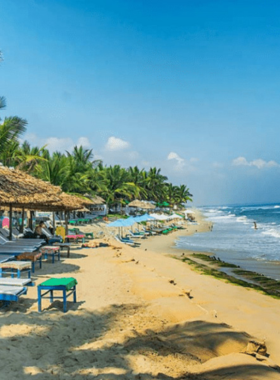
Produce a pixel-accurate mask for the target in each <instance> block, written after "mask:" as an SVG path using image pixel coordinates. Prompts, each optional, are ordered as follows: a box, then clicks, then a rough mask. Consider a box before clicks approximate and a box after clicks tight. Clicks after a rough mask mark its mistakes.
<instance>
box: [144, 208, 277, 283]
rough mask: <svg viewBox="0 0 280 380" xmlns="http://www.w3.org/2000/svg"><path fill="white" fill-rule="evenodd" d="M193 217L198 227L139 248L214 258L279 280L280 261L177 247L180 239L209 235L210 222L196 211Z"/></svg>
mask: <svg viewBox="0 0 280 380" xmlns="http://www.w3.org/2000/svg"><path fill="white" fill-rule="evenodd" d="M195 216H196V217H197V221H198V223H199V224H198V225H191V224H188V227H187V230H179V231H176V232H174V233H172V234H170V235H167V236H155V237H152V239H154V240H153V241H152V240H150V238H149V239H147V241H143V243H142V242H141V246H143V247H144V249H153V251H155V252H159V253H165V254H170V255H175V256H178V257H180V256H181V254H182V253H184V254H185V255H186V256H188V255H191V254H193V253H202V254H206V255H209V256H216V257H219V258H220V259H221V260H223V261H225V262H228V263H231V264H235V265H237V266H240V267H241V268H242V269H244V270H247V271H251V272H257V273H259V274H262V275H264V276H267V277H270V278H272V279H274V280H278V281H279V280H280V275H279V273H280V261H268V260H257V259H254V258H250V257H244V258H242V259H238V258H234V257H232V256H231V255H230V254H228V253H227V252H219V254H217V253H215V252H211V251H208V250H204V251H197V250H190V249H184V248H179V247H177V246H176V241H178V240H179V239H180V237H183V236H190V235H193V234H195V233H211V230H210V229H209V227H210V226H211V225H212V222H211V221H208V220H207V219H205V218H204V216H203V214H202V213H201V212H200V211H198V210H195ZM214 228H215V225H214ZM155 240H156V241H155ZM154 243H156V244H154Z"/></svg>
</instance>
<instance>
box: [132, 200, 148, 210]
mask: <svg viewBox="0 0 280 380" xmlns="http://www.w3.org/2000/svg"><path fill="white" fill-rule="evenodd" d="M128 206H129V207H137V208H143V209H154V208H155V205H153V204H152V203H149V202H145V201H139V200H138V199H135V200H134V201H132V202H130V203H129V204H128Z"/></svg>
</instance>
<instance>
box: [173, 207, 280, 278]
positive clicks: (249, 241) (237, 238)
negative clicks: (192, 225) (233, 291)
mask: <svg viewBox="0 0 280 380" xmlns="http://www.w3.org/2000/svg"><path fill="white" fill-rule="evenodd" d="M199 209H200V211H201V212H202V213H203V214H204V216H205V217H206V218H207V219H208V220H209V221H211V222H213V230H212V231H211V232H207V233H198V234H194V235H192V236H184V237H181V238H179V240H178V241H177V242H176V246H177V247H178V248H180V249H188V250H194V251H201V252H211V253H213V254H214V255H215V256H218V257H220V258H221V259H223V260H225V261H229V262H233V263H238V264H240V263H241V264H242V262H245V261H246V260H247V261H248V260H251V261H252V260H255V261H257V262H258V265H257V267H258V268H257V269H258V270H259V271H260V272H261V273H264V274H267V271H266V270H260V269H259V268H261V269H262V268H265V267H268V266H270V270H269V272H273V273H270V275H271V276H272V277H274V278H278V279H279V278H280V265H279V263H276V262H278V261H279V262H280V203H279V204H269V205H250V206H248V205H246V206H217V207H201V208H199ZM254 222H256V225H257V229H255V227H254ZM269 264H270V265H269ZM243 267H244V265H243ZM245 267H246V265H245ZM253 267H254V268H255V266H254V265H253ZM247 269H252V265H251V267H250V268H248V265H247Z"/></svg>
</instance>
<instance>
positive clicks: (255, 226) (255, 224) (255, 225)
mask: <svg viewBox="0 0 280 380" xmlns="http://www.w3.org/2000/svg"><path fill="white" fill-rule="evenodd" d="M254 228H255V230H257V229H258V227H257V223H256V222H254Z"/></svg>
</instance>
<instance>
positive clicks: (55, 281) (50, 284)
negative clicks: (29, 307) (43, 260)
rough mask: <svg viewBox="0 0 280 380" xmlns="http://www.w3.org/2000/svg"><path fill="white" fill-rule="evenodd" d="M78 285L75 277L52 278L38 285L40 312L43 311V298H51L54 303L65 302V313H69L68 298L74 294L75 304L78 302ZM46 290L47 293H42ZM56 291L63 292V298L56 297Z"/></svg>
mask: <svg viewBox="0 0 280 380" xmlns="http://www.w3.org/2000/svg"><path fill="white" fill-rule="evenodd" d="M76 285H77V280H76V279H75V278H73V277H65V278H50V279H49V280H47V281H44V282H42V283H41V284H40V285H38V311H39V312H41V310H42V298H49V300H50V302H51V303H52V302H53V300H54V299H62V300H63V311H64V313H66V311H67V298H68V297H69V296H70V295H71V294H73V302H77V299H76ZM44 290H46V292H45V293H42V292H43V291H44ZM54 291H60V292H62V296H59V297H58V296H56V297H54Z"/></svg>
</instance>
